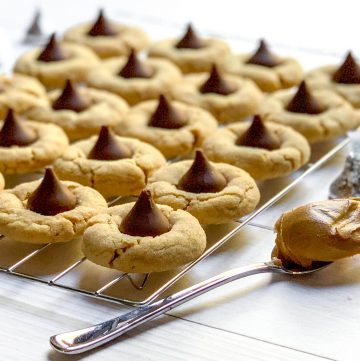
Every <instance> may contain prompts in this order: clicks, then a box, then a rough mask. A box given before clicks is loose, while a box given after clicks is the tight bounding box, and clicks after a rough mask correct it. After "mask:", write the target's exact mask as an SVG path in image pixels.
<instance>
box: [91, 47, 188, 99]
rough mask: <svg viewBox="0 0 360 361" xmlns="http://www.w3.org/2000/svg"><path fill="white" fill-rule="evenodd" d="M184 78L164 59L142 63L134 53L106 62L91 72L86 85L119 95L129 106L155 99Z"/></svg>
mask: <svg viewBox="0 0 360 361" xmlns="http://www.w3.org/2000/svg"><path fill="white" fill-rule="evenodd" d="M180 79H181V73H180V70H179V69H178V68H177V67H176V66H175V65H173V64H172V63H170V62H169V61H168V60H165V59H153V58H148V59H144V60H140V59H139V58H138V57H137V55H136V53H135V51H134V50H132V51H131V53H130V55H129V56H128V57H118V58H112V59H108V60H105V61H104V62H103V63H102V65H101V66H99V67H97V68H95V69H94V70H93V71H91V72H90V74H89V76H88V78H87V83H88V84H89V85H90V86H92V87H94V88H98V89H104V90H107V91H110V92H112V93H115V94H117V95H120V96H121V97H123V98H124V99H125V100H126V101H127V102H128V103H129V104H130V105H134V104H137V103H139V102H141V101H143V100H149V99H156V98H158V97H159V95H160V94H161V93H163V92H165V93H166V92H168V90H169V89H170V87H171V86H172V85H173V84H174V83H177V82H178V81H179V80H180Z"/></svg>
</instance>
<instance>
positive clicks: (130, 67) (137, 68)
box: [119, 50, 154, 78]
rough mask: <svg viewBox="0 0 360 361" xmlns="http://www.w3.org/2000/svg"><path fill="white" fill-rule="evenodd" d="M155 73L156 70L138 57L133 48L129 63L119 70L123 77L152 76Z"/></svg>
mask: <svg viewBox="0 0 360 361" xmlns="http://www.w3.org/2000/svg"><path fill="white" fill-rule="evenodd" d="M153 74H154V71H153V70H152V69H151V68H150V67H149V66H148V65H146V64H144V63H143V62H142V61H140V60H139V59H138V57H137V56H136V52H135V50H131V52H130V55H129V58H128V61H127V63H126V64H125V66H124V67H123V68H122V69H121V70H120V72H119V75H120V76H122V77H123V78H151V77H152V76H153Z"/></svg>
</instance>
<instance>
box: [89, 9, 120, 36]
mask: <svg viewBox="0 0 360 361" xmlns="http://www.w3.org/2000/svg"><path fill="white" fill-rule="evenodd" d="M88 35H90V36H114V35H117V31H116V30H115V29H114V28H113V26H112V25H111V24H110V22H109V21H108V20H107V19H106V17H105V16H104V11H103V10H102V9H101V10H100V11H99V15H98V18H97V19H96V21H95V23H94V24H93V26H92V27H91V29H90V30H89V32H88Z"/></svg>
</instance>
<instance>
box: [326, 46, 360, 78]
mask: <svg viewBox="0 0 360 361" xmlns="http://www.w3.org/2000/svg"><path fill="white" fill-rule="evenodd" d="M332 79H333V81H334V82H336V83H341V84H359V83H360V67H359V66H358V65H357V64H356V61H355V59H354V58H353V56H352V54H351V51H349V53H348V54H347V56H346V59H345V61H344V62H343V63H342V64H341V66H340V67H339V69H338V70H336V72H335V73H334V75H333V78H332Z"/></svg>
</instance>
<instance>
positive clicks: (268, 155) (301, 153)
mask: <svg viewBox="0 0 360 361" xmlns="http://www.w3.org/2000/svg"><path fill="white" fill-rule="evenodd" d="M265 125H266V127H267V128H268V130H269V131H270V132H271V134H272V136H273V137H274V138H275V139H276V140H277V142H278V143H279V148H278V149H275V150H267V149H263V148H254V147H247V146H239V145H236V140H237V139H238V138H239V137H240V136H241V135H242V134H244V133H245V132H246V131H247V129H248V128H249V126H250V124H249V123H248V122H240V123H234V124H231V125H229V126H227V127H226V128H222V129H219V130H217V131H216V132H215V133H214V134H213V135H212V136H210V137H209V138H207V139H206V140H205V142H204V144H203V150H204V152H205V154H206V155H207V156H208V158H209V159H210V160H212V161H214V162H224V163H228V164H232V165H234V166H236V167H239V168H242V169H244V170H245V171H247V172H249V174H250V175H251V176H252V177H254V178H255V179H270V178H276V177H282V176H284V175H287V174H289V173H291V172H293V171H295V170H297V169H298V168H300V167H301V166H302V165H304V164H305V163H306V162H307V161H308V160H309V158H310V146H309V144H308V142H307V140H306V139H305V138H304V137H303V136H302V135H301V134H300V133H298V132H296V131H295V130H293V129H291V128H290V127H287V126H283V125H280V124H275V123H271V122H266V123H265Z"/></svg>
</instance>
